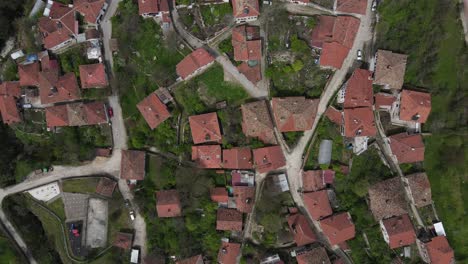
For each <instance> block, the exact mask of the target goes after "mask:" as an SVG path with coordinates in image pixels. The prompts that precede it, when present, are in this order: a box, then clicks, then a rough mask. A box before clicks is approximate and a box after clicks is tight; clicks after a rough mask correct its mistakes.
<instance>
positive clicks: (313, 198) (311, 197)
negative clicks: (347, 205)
mask: <svg viewBox="0 0 468 264" xmlns="http://www.w3.org/2000/svg"><path fill="white" fill-rule="evenodd" d="M303 200H304V206H305V208H306V209H307V211H309V213H310V215H311V216H312V218H313V219H314V220H319V219H322V218H324V217H327V216H329V215H331V214H333V210H332V208H331V206H330V201H329V200H328V194H327V190H321V191H316V192H307V193H304V194H303Z"/></svg>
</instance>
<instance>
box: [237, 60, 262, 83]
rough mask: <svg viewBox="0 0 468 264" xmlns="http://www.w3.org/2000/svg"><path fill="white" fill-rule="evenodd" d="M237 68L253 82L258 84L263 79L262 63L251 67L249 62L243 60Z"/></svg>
mask: <svg viewBox="0 0 468 264" xmlns="http://www.w3.org/2000/svg"><path fill="white" fill-rule="evenodd" d="M237 70H239V72H240V73H242V74H244V76H245V78H247V80H249V81H250V82H252V83H253V84H257V83H258V82H259V81H261V80H262V69H261V66H260V64H257V65H255V66H252V67H251V66H249V64H248V63H247V62H243V63H241V64H240V65H239V66H237Z"/></svg>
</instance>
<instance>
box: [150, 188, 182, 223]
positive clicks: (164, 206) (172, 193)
mask: <svg viewBox="0 0 468 264" xmlns="http://www.w3.org/2000/svg"><path fill="white" fill-rule="evenodd" d="M156 210H157V211H158V217H177V216H181V215H182V209H181V206H180V198H179V193H178V192H177V190H167V191H159V192H156Z"/></svg>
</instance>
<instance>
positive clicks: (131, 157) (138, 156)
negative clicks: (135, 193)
mask: <svg viewBox="0 0 468 264" xmlns="http://www.w3.org/2000/svg"><path fill="white" fill-rule="evenodd" d="M145 163H146V155H145V152H144V151H138V150H122V162H121V166H120V178H121V179H124V180H138V181H141V180H143V179H144V178H145Z"/></svg>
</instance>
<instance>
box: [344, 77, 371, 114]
mask: <svg viewBox="0 0 468 264" xmlns="http://www.w3.org/2000/svg"><path fill="white" fill-rule="evenodd" d="M373 104H374V94H373V91H372V72H370V71H368V70H363V69H355V70H354V72H353V74H352V75H351V78H349V80H348V84H347V86H346V93H345V101H344V107H345V108H355V107H372V105H373Z"/></svg>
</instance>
